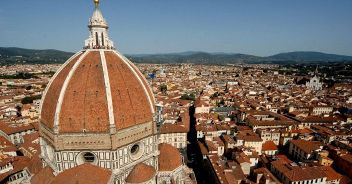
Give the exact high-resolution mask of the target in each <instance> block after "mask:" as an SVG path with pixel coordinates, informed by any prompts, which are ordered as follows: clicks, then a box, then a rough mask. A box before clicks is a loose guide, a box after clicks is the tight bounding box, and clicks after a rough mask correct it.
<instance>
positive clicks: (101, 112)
mask: <svg viewBox="0 0 352 184" xmlns="http://www.w3.org/2000/svg"><path fill="white" fill-rule="evenodd" d="M86 52H88V53H86V54H87V55H86V56H84V57H83V58H81V57H82V55H81V54H78V56H76V57H75V58H73V59H72V60H70V61H69V62H68V64H67V65H65V66H64V67H63V68H62V69H61V70H59V73H58V74H57V75H56V77H55V78H54V79H53V81H52V82H51V84H50V85H49V87H48V89H47V93H46V95H45V97H44V99H43V107H42V114H41V122H42V123H44V124H45V125H46V126H47V127H49V128H53V124H54V116H55V112H56V111H57V108H58V107H57V104H58V100H59V96H60V93H61V91H62V88H63V85H64V82H65V81H66V80H68V81H67V82H68V83H67V84H68V85H67V88H66V89H65V91H63V92H64V93H63V101H62V106H61V109H60V112H59V113H60V114H59V117H58V118H59V119H58V120H59V123H58V124H59V132H61V133H75V132H83V131H85V132H88V133H89V132H93V133H97V132H99V133H102V132H108V131H109V124H110V118H109V111H108V99H110V98H107V93H106V89H107V88H106V84H105V81H106V80H107V81H109V82H110V88H111V101H112V102H111V103H112V106H113V115H114V121H115V125H116V128H117V129H124V128H128V127H131V126H134V125H138V124H142V123H146V122H150V121H152V120H153V111H154V106H155V105H154V97H153V93H152V91H151V89H150V87H149V85H148V83H147V82H146V80H145V77H144V76H143V75H142V74H141V73H140V72H139V70H138V69H137V67H136V66H134V65H133V64H132V63H131V62H129V61H127V60H126V59H124V58H122V57H120V56H119V55H117V54H115V53H114V52H112V51H104V55H105V59H106V65H107V73H106V74H107V75H104V71H103V65H102V58H101V56H100V53H99V52H98V51H86ZM79 58H81V61H80V63H79V64H78V66H77V68H76V70H75V71H73V73H72V77H71V78H67V77H68V74H69V72H70V71H71V72H72V68H73V66H74V65H75V64H76V63H77V61H78V59H79ZM107 77H108V79H106V78H107Z"/></svg>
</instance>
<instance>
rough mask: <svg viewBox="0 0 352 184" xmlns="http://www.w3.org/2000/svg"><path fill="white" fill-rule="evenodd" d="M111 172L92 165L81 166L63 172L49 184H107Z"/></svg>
mask: <svg viewBox="0 0 352 184" xmlns="http://www.w3.org/2000/svg"><path fill="white" fill-rule="evenodd" d="M111 174H112V173H111V170H110V169H104V168H101V167H99V166H95V165H92V164H88V163H86V164H82V165H79V166H77V167H73V168H71V169H68V170H65V171H64V172H62V173H60V174H58V175H57V176H56V177H55V178H54V179H53V180H52V181H51V182H50V184H62V183H65V184H77V183H84V184H96V183H108V181H109V180H110V177H111Z"/></svg>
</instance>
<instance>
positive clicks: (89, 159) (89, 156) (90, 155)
mask: <svg viewBox="0 0 352 184" xmlns="http://www.w3.org/2000/svg"><path fill="white" fill-rule="evenodd" d="M83 158H84V161H85V162H89V163H92V162H94V160H95V156H94V154H93V153H90V152H87V153H84V155H83Z"/></svg>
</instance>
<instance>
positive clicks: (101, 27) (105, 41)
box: [84, 0, 114, 49]
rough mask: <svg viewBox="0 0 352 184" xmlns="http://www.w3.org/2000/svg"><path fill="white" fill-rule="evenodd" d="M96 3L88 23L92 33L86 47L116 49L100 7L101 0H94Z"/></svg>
mask: <svg viewBox="0 0 352 184" xmlns="http://www.w3.org/2000/svg"><path fill="white" fill-rule="evenodd" d="M94 4H95V10H94V13H93V15H92V17H91V18H90V19H89V23H88V28H89V32H90V34H89V38H88V39H87V40H86V41H85V44H84V49H114V43H113V42H112V41H111V40H110V38H109V36H108V28H109V27H108V24H107V22H106V21H105V19H104V17H103V15H102V13H101V11H100V9H99V0H94Z"/></svg>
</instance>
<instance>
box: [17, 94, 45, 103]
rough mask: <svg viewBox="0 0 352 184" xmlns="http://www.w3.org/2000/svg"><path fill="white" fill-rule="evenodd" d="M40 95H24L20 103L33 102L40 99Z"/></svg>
mask: <svg viewBox="0 0 352 184" xmlns="http://www.w3.org/2000/svg"><path fill="white" fill-rule="evenodd" d="M41 98H42V96H41V95H38V96H26V97H24V98H22V100H21V103H22V104H31V103H33V101H34V100H38V99H41Z"/></svg>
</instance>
